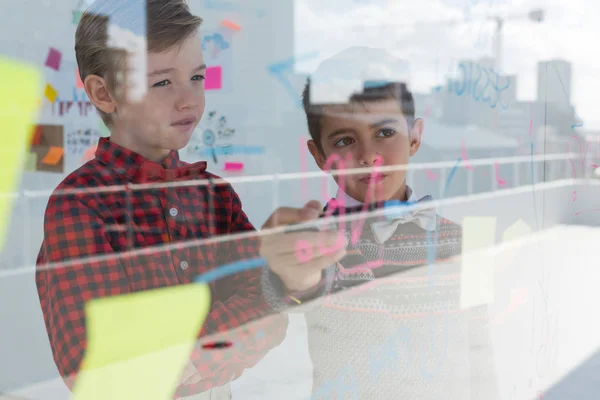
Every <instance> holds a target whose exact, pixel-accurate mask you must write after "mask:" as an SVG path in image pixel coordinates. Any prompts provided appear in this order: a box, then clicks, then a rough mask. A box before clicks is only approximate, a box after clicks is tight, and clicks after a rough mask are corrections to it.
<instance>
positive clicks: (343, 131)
mask: <svg viewBox="0 0 600 400" xmlns="http://www.w3.org/2000/svg"><path fill="white" fill-rule="evenodd" d="M382 59H383V60H384V61H383V62H382V64H384V65H383V67H381V66H379V67H380V68H378V70H380V71H381V70H386V68H385V64H386V63H387V62H388V61H389V60H390V57H389V56H388V55H387V54H386V53H385V52H384V51H377V50H374V49H368V48H352V49H348V50H346V51H344V52H342V53H340V54H338V55H336V56H334V57H332V58H331V59H328V60H326V61H325V62H323V63H322V64H321V66H319V68H318V69H317V71H316V72H315V74H314V75H313V77H312V79H310V80H309V81H308V83H307V85H306V87H305V89H304V95H303V100H304V109H305V112H306V116H307V121H308V128H309V132H310V136H311V140H309V141H308V143H307V145H308V148H309V150H310V152H311V154H312V156H313V158H314V159H315V162H316V163H317V165H318V166H319V168H321V169H322V170H323V171H325V172H329V171H331V170H335V171H336V172H338V173H339V172H353V171H351V170H353V169H360V173H352V174H336V175H335V176H334V179H335V181H336V183H337V184H338V192H337V195H336V197H335V198H334V199H331V200H330V201H329V202H328V204H327V206H326V207H325V210H324V211H325V216H326V217H327V216H331V215H333V216H339V219H338V221H337V222H336V223H335V224H333V226H330V229H334V230H335V229H340V230H341V231H342V232H345V234H346V237H347V240H348V242H349V246H348V248H347V253H346V256H345V257H343V258H342V260H340V262H339V263H338V264H337V265H336V266H334V267H332V268H331V269H333V270H334V272H332V274H333V275H334V278H333V279H334V282H333V284H332V285H331V291H330V293H331V294H336V295H335V296H331V297H328V298H327V299H325V300H324V301H323V302H322V303H321V304H316V305H314V306H311V305H309V306H308V307H309V308H308V309H307V311H306V312H305V316H306V319H307V324H308V336H309V339H308V341H309V350H310V355H311V359H312V361H313V365H314V372H313V377H314V381H313V396H314V397H313V398H315V399H321V398H323V399H327V398H334V397H335V396H338V397H336V398H361V399H363V398H364V399H367V398H368V399H390V398H394V399H396V398H398V399H399V398H403V399H404V398H407V399H408V398H410V399H416V398H418V399H421V398H423V399H438V398H453V399H454V398H457V399H458V398H460V399H466V398H473V399H475V398H485V399H490V398H494V396H495V381H494V376H493V365H492V363H491V361H492V359H491V355H490V349H491V348H490V343H489V341H488V340H489V332H487V328H486V327H484V326H483V325H484V321H483V320H482V319H481V318H485V317H486V312H487V310H486V307H480V308H477V309H470V310H461V309H460V301H459V300H460V275H458V273H459V271H457V269H456V268H455V267H454V266H452V262H453V261H455V260H456V258H457V256H459V255H460V251H461V227H460V226H459V225H457V224H455V223H453V222H451V221H449V220H447V219H444V218H442V217H441V216H439V215H437V213H436V210H435V208H434V207H432V206H429V205H428V201H429V200H431V196H426V197H423V198H420V199H419V198H418V197H417V195H416V194H415V193H414V192H413V191H412V190H411V188H410V187H409V186H407V184H406V168H405V167H406V166H407V165H408V162H409V158H410V157H412V156H413V155H415V153H416V152H417V151H418V149H419V146H420V143H421V138H422V135H423V128H424V121H423V120H422V119H420V118H415V108H414V101H413V96H412V94H411V93H410V91H409V90H408V88H407V86H406V84H405V83H402V82H398V81H390V79H389V76H388V77H386V76H383V77H379V79H375V80H374V81H366V82H365V83H364V88H363V90H362V91H361V92H358V93H350V94H349V95H348V96H347V97H346V99H347V100H346V101H340V99H334V100H329V99H327V100H321V99H319V98H318V96H313V93H314V92H315V90H314V89H315V88H314V87H313V85H314V82H315V81H316V82H317V85H321V84H322V85H324V86H326V89H327V90H326V92H327V93H326V96H325V97H331V96H329V95H330V94H331V93H333V92H334V91H335V90H336V88H332V85H330V84H329V82H328V79H327V78H324V79H322V78H323V76H336V79H337V82H343V81H344V79H345V78H346V82H353V80H355V79H356V77H361V75H362V77H364V70H365V69H369V68H370V69H371V70H372V69H373V68H372V64H376V63H378V62H381V60H382ZM369 64H371V65H369ZM342 65H343V67H341V66H342ZM348 70H350V72H349V74H350V75H351V76H350V77H348V76H346V75H345V74H344V73H345V72H348ZM315 78H317V79H315ZM376 78H377V77H376ZM320 79H321V80H320ZM342 85H343V84H342ZM327 86H328V87H327ZM333 86H335V85H333ZM317 89H319V88H317ZM340 91H341V92H344V89H343V88H342V89H341V90H340ZM318 92H320V93H322V92H323V90H318ZM346 92H347V90H346ZM316 97H317V98H316ZM394 167H398V168H396V169H395V168H394ZM354 172H356V171H354ZM390 204H393V205H397V206H399V207H396V208H390V207H388V206H389V205H390ZM402 206H404V207H402ZM399 210H400V211H399ZM357 218H358V219H357ZM433 262H436V263H443V262H448V263H450V265H451V266H450V267H447V268H441V267H440V268H437V266H436V268H435V269H434V268H432V267H431V266H430V267H423V266H425V265H427V264H428V263H433ZM419 267H421V268H419ZM400 272H403V273H402V274H399V275H398V276H393V275H394V274H396V273H400ZM381 278H385V279H381ZM360 284H363V285H362V286H361V287H360V288H358V287H355V286H357V285H360ZM351 287H354V288H353V289H352V290H349V289H350V288H351ZM270 301H271V302H276V301H277V297H276V296H270ZM282 307H283V305H282ZM478 318H479V319H478ZM444 344H446V346H444ZM448 344H450V345H451V347H448ZM486 374H487V375H486Z"/></svg>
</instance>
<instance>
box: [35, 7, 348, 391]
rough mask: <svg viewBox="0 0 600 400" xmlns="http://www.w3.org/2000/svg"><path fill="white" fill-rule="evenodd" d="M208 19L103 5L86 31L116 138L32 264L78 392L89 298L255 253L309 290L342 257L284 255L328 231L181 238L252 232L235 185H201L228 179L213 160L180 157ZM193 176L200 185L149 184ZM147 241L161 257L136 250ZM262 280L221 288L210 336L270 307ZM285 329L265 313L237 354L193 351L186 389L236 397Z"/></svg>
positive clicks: (88, 78)
mask: <svg viewBox="0 0 600 400" xmlns="http://www.w3.org/2000/svg"><path fill="white" fill-rule="evenodd" d="M201 22H202V20H201V19H200V18H199V17H196V16H194V15H192V14H191V12H190V10H189V8H188V5H187V4H186V2H185V1H184V0H147V1H146V0H98V1H97V2H95V3H94V4H93V5H92V6H91V7H90V8H89V9H88V10H87V11H86V12H85V13H84V14H83V15H82V17H81V20H80V22H79V25H78V27H77V32H76V38H75V39H76V40H75V51H76V56H77V62H78V66H79V73H80V76H81V79H82V81H83V83H84V86H85V90H86V93H87V95H88V96H89V98H90V101H91V102H92V103H93V104H94V106H95V107H96V108H97V109H98V112H99V113H100V115H101V117H102V119H103V120H104V122H105V123H106V124H107V126H108V127H109V128H110V131H111V135H110V137H109V138H101V139H100V140H99V144H98V147H97V150H96V153H95V158H94V159H93V160H91V161H89V162H87V163H86V164H85V165H83V166H82V167H80V168H79V169H77V170H76V171H74V172H72V173H71V174H69V175H68V176H67V177H66V178H65V179H64V180H63V181H62V182H61V183H60V185H59V186H58V187H57V188H56V190H55V191H54V193H53V194H52V196H51V197H50V199H49V202H48V206H47V208H46V212H45V216H44V240H43V243H42V246H41V249H40V252H39V255H38V258H37V262H36V264H37V266H38V268H37V273H36V284H37V289H38V294H39V297H40V304H41V308H42V312H43V314H44V321H45V324H46V329H47V332H48V338H49V340H50V345H51V349H52V353H53V356H54V360H55V363H56V365H57V367H58V370H59V373H60V375H61V376H62V377H63V379H64V380H65V382H66V383H67V385H68V386H69V387H71V385H72V384H73V382H74V378H75V376H76V374H77V372H78V371H79V368H80V365H81V361H82V359H83V354H84V352H85V348H86V326H85V314H84V305H85V303H86V302H88V301H90V300H92V299H95V298H99V297H104V296H116V295H124V294H128V293H133V292H137V291H143V290H151V289H156V288H161V287H165V286H173V285H180V284H189V283H192V282H193V280H194V278H195V277H196V276H198V275H200V274H203V273H205V272H207V271H210V270H213V269H215V268H217V267H218V266H221V265H224V264H227V263H230V262H233V261H239V260H246V259H253V258H257V257H259V256H260V257H262V258H264V259H266V261H267V262H268V264H267V265H268V267H269V268H270V269H272V271H273V273H275V274H277V275H278V276H280V279H281V280H282V282H283V284H284V285H285V287H286V288H287V289H288V290H290V292H292V291H302V290H306V289H310V288H311V287H312V286H315V285H317V284H318V283H319V281H320V280H321V277H322V273H321V270H323V269H325V268H326V267H328V266H329V265H331V264H332V263H333V262H335V261H336V260H337V259H339V258H340V257H341V256H342V255H343V251H344V249H341V250H339V251H338V254H333V253H332V254H328V255H322V257H320V258H319V259H314V260H310V262H309V263H307V264H305V265H303V266H302V267H303V268H302V269H300V268H298V267H299V266H298V265H297V264H296V263H288V262H287V261H288V260H289V259H290V255H292V256H293V254H294V251H295V249H294V246H293V242H291V241H290V240H291V239H295V240H297V239H300V238H301V239H302V240H305V241H307V242H309V243H311V244H314V245H315V246H316V245H317V244H318V243H319V242H321V241H325V242H332V241H334V238H335V236H334V235H332V234H327V233H323V234H322V235H319V236H315V235H313V234H306V233H296V234H294V235H291V236H286V237H284V236H283V235H280V236H277V237H271V238H269V240H263V241H259V240H258V238H257V237H253V238H250V239H244V240H241V239H240V240H226V241H219V242H214V243H210V244H208V245H203V246H201V247H199V246H189V245H188V246H186V245H185V242H186V241H197V240H199V239H205V238H210V237H213V236H218V235H232V234H235V233H243V232H252V231H253V230H254V227H253V226H252V224H251V223H250V222H249V221H248V218H247V216H246V214H245V213H244V211H243V210H242V204H241V201H240V199H239V198H238V196H237V194H236V193H235V191H234V190H233V188H232V187H231V185H229V184H227V183H214V184H211V185H205V184H204V183H205V182H207V181H212V180H216V179H218V177H217V176H216V175H213V174H211V173H209V172H207V171H206V162H198V163H195V164H188V163H185V162H183V161H181V160H180V159H179V154H178V150H179V149H181V148H183V147H184V146H185V145H186V144H187V143H188V141H189V139H190V137H191V135H192V132H193V131H194V129H195V127H196V126H197V124H198V122H199V121H200V119H201V117H202V114H203V112H204V102H205V99H204V83H203V81H204V78H205V73H206V65H205V64H204V62H203V56H202V46H201V41H200V37H199V34H198V33H199V31H198V29H199V26H200V24H201ZM146 50H147V52H146ZM194 180H197V183H198V184H196V185H190V184H188V185H161V187H160V188H158V187H152V186H153V185H146V184H160V183H162V182H186V181H187V182H188V183H189V182H193V181H194ZM154 186H156V185H154ZM319 208H320V205H319V204H318V202H310V203H308V204H307V205H306V206H305V207H304V208H303V209H291V208H281V209H278V210H276V211H275V212H274V214H273V215H272V216H271V218H270V219H269V220H268V221H267V223H266V224H265V225H264V228H271V227H275V226H277V225H279V224H283V223H294V222H300V221H306V220H310V219H314V218H317V216H318V209H319ZM146 248H150V249H151V251H140V250H141V249H146ZM306 276H309V278H308V279H307V278H306ZM260 280H261V271H260V270H250V271H246V272H241V273H237V274H235V275H232V276H229V277H227V278H223V279H220V280H217V281H213V282H211V283H210V288H211V292H212V304H211V308H210V312H209V314H208V316H207V318H206V321H205V323H204V326H203V329H202V332H200V335H201V336H204V335H207V334H216V333H221V332H227V331H229V330H233V329H234V328H237V327H240V326H242V325H245V324H247V323H249V322H251V321H254V320H257V319H260V318H262V317H264V316H266V315H268V314H270V313H272V312H273V310H272V309H271V308H270V307H269V306H268V303H267V302H266V300H265V298H264V295H263V293H262V290H261V283H260ZM157 323H161V321H157ZM286 326H287V319H286V318H285V317H283V316H282V317H279V318H270V319H268V320H266V321H265V322H264V323H263V324H262V326H260V329H261V331H262V334H261V335H260V336H259V335H247V340H248V342H247V343H239V341H238V343H236V347H237V346H239V348H243V349H246V350H248V349H252V351H240V352H239V354H236V355H235V357H226V358H224V357H223V356H221V355H220V354H219V352H218V350H217V351H210V352H209V351H205V352H204V353H202V352H201V350H198V351H194V352H193V354H192V356H191V360H190V362H189V363H188V365H187V366H186V367H185V370H184V371H183V375H182V380H181V386H180V387H179V388H178V390H177V393H176V395H177V396H190V395H194V394H197V393H199V392H202V393H201V395H200V396H201V397H200V398H203V399H204V398H208V397H206V396H209V397H210V398H215V396H221V395H223V396H225V397H230V393H229V388H228V382H229V381H231V380H232V379H235V378H237V377H239V376H240V375H241V373H242V372H243V370H244V369H245V368H249V367H251V366H253V365H254V364H256V362H257V361H258V360H260V359H261V358H262V357H263V356H264V355H265V354H266V352H267V351H269V349H271V348H272V347H274V346H277V345H278V344H279V343H280V342H281V340H282V339H283V336H284V334H285V330H286ZM183 367H184V366H182V368H183ZM211 388H213V390H212V394H211V392H207V390H209V389H211ZM215 392H216V393H215ZM218 398H221V397H218Z"/></svg>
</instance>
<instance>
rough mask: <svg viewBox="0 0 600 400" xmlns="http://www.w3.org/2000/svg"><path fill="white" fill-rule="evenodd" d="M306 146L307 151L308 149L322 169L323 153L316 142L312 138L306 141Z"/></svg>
mask: <svg viewBox="0 0 600 400" xmlns="http://www.w3.org/2000/svg"><path fill="white" fill-rule="evenodd" d="M306 146H307V147H308V151H310V154H312V156H313V158H314V159H315V162H316V163H317V165H318V166H319V168H320V169H321V170H323V166H324V165H325V154H323V153H322V152H321V150H319V148H318V147H317V144H316V143H315V141H314V140H312V139H311V140H309V141H308V142H306Z"/></svg>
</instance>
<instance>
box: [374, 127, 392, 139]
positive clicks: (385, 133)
mask: <svg viewBox="0 0 600 400" xmlns="http://www.w3.org/2000/svg"><path fill="white" fill-rule="evenodd" d="M395 134H396V131H395V130H393V129H391V128H385V129H382V130H380V131H379V132H377V136H378V137H390V136H394V135H395Z"/></svg>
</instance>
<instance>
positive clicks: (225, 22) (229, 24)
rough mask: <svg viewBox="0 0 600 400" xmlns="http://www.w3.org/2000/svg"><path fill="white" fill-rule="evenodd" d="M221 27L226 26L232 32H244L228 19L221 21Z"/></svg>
mask: <svg viewBox="0 0 600 400" xmlns="http://www.w3.org/2000/svg"><path fill="white" fill-rule="evenodd" d="M221 26H224V27H225V28H228V29H231V30H232V31H236V32H239V31H241V30H242V27H241V26H239V25H238V24H236V23H235V22H233V21H230V20H228V19H224V20H223V21H221Z"/></svg>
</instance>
